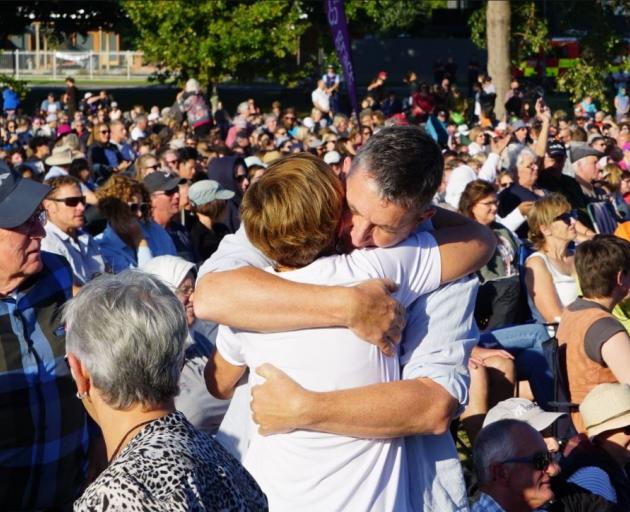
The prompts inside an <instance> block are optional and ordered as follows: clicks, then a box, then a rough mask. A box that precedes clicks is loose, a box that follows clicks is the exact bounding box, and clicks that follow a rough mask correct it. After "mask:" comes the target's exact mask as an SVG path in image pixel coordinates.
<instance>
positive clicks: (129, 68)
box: [0, 50, 155, 80]
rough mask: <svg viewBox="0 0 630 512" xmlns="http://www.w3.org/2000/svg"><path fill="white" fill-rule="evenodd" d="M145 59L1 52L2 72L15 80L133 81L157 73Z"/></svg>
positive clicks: (98, 54)
mask: <svg viewBox="0 0 630 512" xmlns="http://www.w3.org/2000/svg"><path fill="white" fill-rule="evenodd" d="M143 58H144V54H143V53H142V52H91V51H90V52H70V51H67V52H66V51H39V52H31V51H29V52H27V51H22V50H15V51H5V52H0V73H6V74H12V75H13V76H15V78H28V77H47V78H52V79H56V78H63V77H65V76H68V75H72V76H79V77H81V78H83V79H90V80H92V79H103V78H107V79H116V78H120V79H130V78H133V77H146V76H148V75H149V74H151V73H152V72H154V71H155V67H154V66H150V65H146V64H145V63H144V62H143Z"/></svg>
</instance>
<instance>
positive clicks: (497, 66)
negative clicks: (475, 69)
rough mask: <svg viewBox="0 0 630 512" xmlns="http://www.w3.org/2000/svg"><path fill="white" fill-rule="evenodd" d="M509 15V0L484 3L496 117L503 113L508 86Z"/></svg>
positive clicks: (489, 69)
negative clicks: (495, 95) (495, 96)
mask: <svg viewBox="0 0 630 512" xmlns="http://www.w3.org/2000/svg"><path fill="white" fill-rule="evenodd" d="M511 16H512V12H511V9H510V2H509V0H489V1H488V3H487V4H486V34H487V37H488V40H487V48H488V74H489V75H490V76H491V77H492V82H493V83H494V86H495V87H496V89H497V98H496V100H495V107H494V111H495V113H496V116H497V118H502V117H503V116H504V114H505V93H506V92H507V91H508V90H509V88H510V78H511V76H510V74H511V73H510V67H511V63H510V18H511Z"/></svg>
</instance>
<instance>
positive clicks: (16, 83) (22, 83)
mask: <svg viewBox="0 0 630 512" xmlns="http://www.w3.org/2000/svg"><path fill="white" fill-rule="evenodd" d="M7 85H10V86H11V87H12V88H13V90H14V91H15V92H16V93H17V95H18V96H19V97H20V99H21V100H24V99H26V95H27V94H28V93H29V91H30V90H31V89H30V87H29V86H28V82H27V81H26V80H18V79H17V78H15V77H13V76H10V75H6V74H4V73H0V90H1V89H4V88H5V87H6V86H7Z"/></svg>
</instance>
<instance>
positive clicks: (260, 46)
mask: <svg viewBox="0 0 630 512" xmlns="http://www.w3.org/2000/svg"><path fill="white" fill-rule="evenodd" d="M123 7H124V9H125V10H126V12H127V14H128V15H129V17H130V18H131V20H132V21H133V23H134V24H135V26H136V28H137V30H138V32H139V37H138V39H137V42H138V44H139V46H140V49H141V50H143V51H144V52H145V56H146V58H147V59H148V60H149V61H151V62H153V63H155V64H157V65H158V66H160V67H161V68H164V69H166V70H169V71H170V73H168V74H167V76H169V77H171V78H176V79H180V80H185V79H186V78H189V77H191V76H194V77H195V78H197V79H199V81H200V82H201V83H202V84H205V85H208V84H210V83H216V82H220V81H222V80H225V79H228V78H237V79H242V80H253V79H254V78H255V77H264V76H271V75H275V76H276V77H278V78H280V79H281V80H283V81H284V82H287V81H289V80H290V78H291V77H292V76H293V75H294V74H298V75H299V73H300V70H298V69H297V52H298V48H299V41H300V37H301V36H302V35H303V34H304V31H305V30H306V28H307V26H308V24H307V19H305V18H303V17H302V16H301V14H302V12H301V10H300V6H299V2H295V1H290V0H275V1H273V2H251V1H230V2H226V1H220V0H213V1H208V2H190V1H184V0H168V1H167V0H159V1H154V2H135V1H131V0H127V1H125V2H123ZM277 70H281V71H279V72H278V73H277V74H276V73H275V71H277ZM302 72H304V70H302Z"/></svg>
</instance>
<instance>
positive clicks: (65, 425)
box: [0, 252, 88, 510]
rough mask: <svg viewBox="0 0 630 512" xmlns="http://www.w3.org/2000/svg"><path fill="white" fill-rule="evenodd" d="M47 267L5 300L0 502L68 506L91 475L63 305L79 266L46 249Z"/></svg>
mask: <svg viewBox="0 0 630 512" xmlns="http://www.w3.org/2000/svg"><path fill="white" fill-rule="evenodd" d="M42 261H43V263H44V267H43V270H42V271H41V272H40V273H38V274H37V275H35V276H32V277H31V278H29V279H27V280H26V281H25V282H24V283H23V284H22V285H21V286H20V287H19V288H18V289H17V290H16V291H15V292H14V293H12V294H10V295H8V296H7V297H4V298H2V299H0V508H1V509H2V510H34V509H46V508H51V507H63V506H64V505H65V506H68V505H70V504H71V503H72V501H73V500H74V499H75V498H76V497H77V496H78V494H80V492H81V488H82V485H83V482H84V476H85V469H86V461H87V457H86V454H87V445H88V431H87V423H86V414H85V411H84V409H83V405H82V404H81V402H80V401H79V400H77V399H76V397H75V396H74V395H75V392H76V388H75V385H74V382H73V381H72V377H71V376H70V372H69V369H68V367H67V365H66V363H65V361H64V356H65V350H66V349H65V331H64V329H63V327H62V326H60V315H61V308H62V306H63V304H64V303H65V302H66V300H68V299H69V298H70V297H71V294H72V271H71V269H70V267H69V266H68V263H67V262H66V261H65V260H64V259H63V258H61V257H60V256H57V255H54V254H50V253H45V252H43V253H42Z"/></svg>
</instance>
